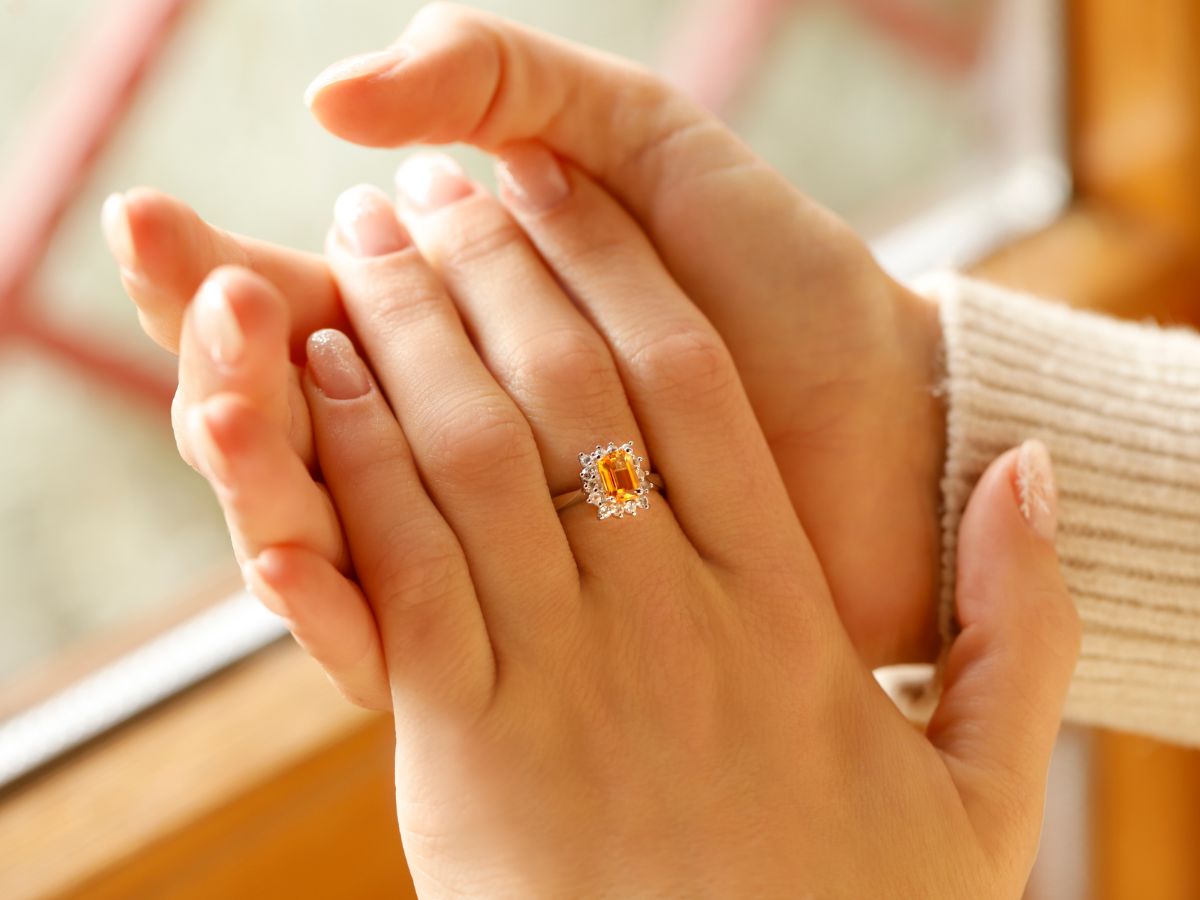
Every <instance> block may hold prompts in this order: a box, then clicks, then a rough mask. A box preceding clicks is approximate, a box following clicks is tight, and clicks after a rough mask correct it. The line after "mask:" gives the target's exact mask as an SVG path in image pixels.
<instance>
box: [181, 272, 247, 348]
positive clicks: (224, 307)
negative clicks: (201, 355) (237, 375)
mask: <svg viewBox="0 0 1200 900" xmlns="http://www.w3.org/2000/svg"><path fill="white" fill-rule="evenodd" d="M193 306H194V307H195V311H194V313H193V315H194V316H195V318H194V319H193V321H194V322H195V324H196V336H197V337H198V338H199V339H200V343H201V344H203V345H204V347H205V349H207V350H208V352H209V355H210V356H212V358H213V361H214V362H216V363H218V364H220V365H225V366H232V365H236V364H237V362H238V360H239V359H241V357H242V351H243V350H244V349H245V346H246V339H245V337H244V335H243V334H242V326H241V325H239V324H238V320H237V317H236V316H235V315H234V314H233V307H232V306H231V305H230V303H229V296H228V295H227V294H226V293H225V288H224V286H223V285H222V284H221V283H220V282H219V281H217V280H216V279H209V280H208V281H206V282H205V283H204V286H203V287H202V288H200V293H199V294H198V295H197V296H196V299H195V300H194V301H193Z"/></svg>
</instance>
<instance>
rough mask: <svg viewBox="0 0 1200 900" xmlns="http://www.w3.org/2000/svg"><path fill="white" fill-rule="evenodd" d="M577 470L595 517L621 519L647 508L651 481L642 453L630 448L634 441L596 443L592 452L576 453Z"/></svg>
mask: <svg viewBox="0 0 1200 900" xmlns="http://www.w3.org/2000/svg"><path fill="white" fill-rule="evenodd" d="M579 462H580V465H581V466H582V467H583V468H582V470H581V471H580V473H579V477H580V481H581V482H582V484H583V493H584V495H585V496H586V498H587V502H588V503H590V504H592V505H593V506H595V507H596V516H597V518H599V519H601V520H604V519H622V518H624V517H625V516H636V515H637V514H638V511H639V510H646V509H649V508H650V496H649V495H650V492H651V491H652V490H653V489H654V483H653V482H652V481H650V479H649V477H648V475H649V473H648V472H647V470H646V460H645V457H642V456H637V455H636V454H635V453H634V451H633V441H626V442H625V443H624V444H620V445H618V444H616V443H613V442H610V443H608V444H607V445H601V444H597V445H596V448H595V449H594V450H593V451H592V452H591V453H581V454H579Z"/></svg>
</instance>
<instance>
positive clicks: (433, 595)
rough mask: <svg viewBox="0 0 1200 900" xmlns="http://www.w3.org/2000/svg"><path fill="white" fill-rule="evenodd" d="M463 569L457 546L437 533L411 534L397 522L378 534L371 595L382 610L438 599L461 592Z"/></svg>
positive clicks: (420, 532)
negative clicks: (380, 534)
mask: <svg viewBox="0 0 1200 900" xmlns="http://www.w3.org/2000/svg"><path fill="white" fill-rule="evenodd" d="M463 566H464V563H463V559H462V556H461V555H460V553H459V552H458V549H457V547H456V546H455V545H454V544H453V543H452V542H451V541H449V540H446V539H444V537H443V536H442V535H441V534H438V535H436V536H433V535H430V534H429V532H428V531H427V530H426V531H419V532H418V533H416V534H414V533H413V529H412V528H411V527H410V525H409V523H407V522H406V523H398V524H397V525H396V527H395V528H394V529H392V530H391V531H390V532H385V533H384V534H383V535H382V544H381V547H380V550H379V556H378V558H377V560H376V571H375V572H374V573H373V574H374V575H375V580H376V591H373V592H372V593H374V594H375V595H376V596H378V597H379V598H380V600H381V602H382V603H383V604H385V606H384V607H383V608H385V609H404V608H410V607H414V606H419V605H421V604H423V603H426V602H429V601H436V600H440V599H442V598H444V597H449V596H452V595H453V594H455V593H456V592H457V591H459V590H461V589H462V583H463ZM364 574H365V573H364Z"/></svg>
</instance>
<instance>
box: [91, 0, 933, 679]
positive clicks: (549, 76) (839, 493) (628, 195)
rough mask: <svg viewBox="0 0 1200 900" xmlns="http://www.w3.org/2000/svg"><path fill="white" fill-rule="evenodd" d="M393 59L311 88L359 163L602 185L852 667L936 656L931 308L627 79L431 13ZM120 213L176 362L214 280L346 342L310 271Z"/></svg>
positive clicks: (153, 313) (127, 245)
mask: <svg viewBox="0 0 1200 900" xmlns="http://www.w3.org/2000/svg"><path fill="white" fill-rule="evenodd" d="M400 46H402V47H403V48H406V49H398V50H396V51H393V52H390V53H385V54H383V55H377V56H375V57H374V58H372V59H369V60H367V61H366V62H365V63H364V62H362V61H358V62H357V63H356V64H352V65H350V66H349V67H347V66H346V65H345V64H343V65H341V66H339V67H334V68H333V69H331V70H330V71H329V72H327V73H326V74H325V75H324V76H322V78H320V79H318V81H317V82H316V84H315V86H314V87H313V88H312V89H311V90H310V100H311V102H312V106H313V111H314V113H315V114H316V115H317V117H318V119H319V120H320V121H321V122H322V123H323V124H325V125H326V127H328V128H330V129H331V130H332V131H334V132H335V133H337V134H340V135H342V136H344V137H347V138H349V139H351V140H355V141H358V142H360V143H367V144H372V145H399V144H404V143H410V142H451V141H457V140H462V141H469V142H472V143H475V144H478V145H479V146H482V147H484V148H485V149H489V150H493V151H495V152H498V153H499V154H500V155H501V157H502V159H503V160H504V161H506V163H507V164H508V168H509V170H511V171H513V172H516V171H518V170H519V169H520V168H521V167H522V165H523V160H522V158H521V155H520V154H521V152H522V151H519V150H518V151H516V152H517V155H516V156H513V155H512V147H511V145H512V144H513V142H516V141H521V140H525V139H533V140H537V141H540V142H542V143H544V144H545V145H547V146H549V147H550V148H551V149H552V150H553V151H554V152H555V153H556V154H558V155H559V156H561V157H563V158H564V159H566V160H569V161H572V162H574V163H575V164H578V165H580V166H582V167H583V168H584V169H585V170H586V171H588V172H590V173H591V174H593V175H594V176H596V177H597V178H598V179H599V180H600V182H601V183H602V185H603V186H604V187H605V188H607V189H608V190H609V191H611V192H612V193H613V195H614V196H616V197H617V199H618V200H619V201H620V202H621V203H622V204H624V205H625V206H626V208H628V209H629V210H631V212H632V213H633V215H634V217H635V218H636V220H637V222H638V223H639V224H640V225H641V226H642V227H643V228H644V229H645V232H646V233H647V234H648V235H649V237H650V239H651V241H652V243H653V244H654V247H655V250H656V252H657V253H658V254H659V255H660V256H661V257H662V258H663V260H664V261H665V263H666V264H667V267H668V269H669V271H670V273H671V275H672V276H673V278H674V279H675V280H676V281H677V282H678V283H679V284H680V285H681V286H682V287H683V288H684V289H685V290H686V291H687V292H688V294H689V296H690V298H691V299H692V300H693V301H694V302H695V303H696V305H697V306H698V307H699V308H700V309H701V311H702V312H703V313H704V314H705V315H706V316H707V317H708V319H709V320H710V321H711V322H712V323H713V325H715V326H716V328H717V330H718V331H719V333H720V334H721V336H722V338H723V339H724V341H725V343H726V345H727V347H728V348H729V351H730V352H731V354H732V356H733V359H734V361H735V363H736V364H737V366H738V370H739V373H740V375H741V378H742V381H743V383H744V384H745V387H746V390H747V392H748V394H749V397H750V400H751V403H752V404H753V407H754V409H755V412H756V414H757V415H758V418H759V421H760V423H761V425H762V427H763V429H764V431H765V433H766V436H767V439H768V443H769V446H770V447H771V450H772V453H773V455H774V458H775V460H776V464H777V465H778V466H779V468H780V470H781V472H782V474H783V478H784V482H785V484H786V486H787V489H788V492H789V495H790V497H791V498H792V501H793V504H794V505H795V508H796V511H797V512H798V513H799V515H800V518H801V520H802V521H803V522H804V523H805V525H806V527H807V529H808V532H809V537H810V540H811V542H812V544H813V546H814V548H815V549H816V552H817V554H818V557H819V558H820V560H821V562H822V564H823V566H824V568H825V571H826V572H827V574H828V577H829V580H830V583H831V584H832V585H833V587H834V594H835V597H836V598H837V603H838V610H839V613H840V615H841V616H842V619H843V621H844V623H845V624H846V627H847V629H848V631H849V633H850V636H851V639H852V640H853V642H854V644H855V646H856V647H857V648H858V650H859V652H860V654H861V655H862V656H863V658H864V659H865V660H866V661H867V662H868V663H869V664H871V665H880V664H884V663H889V662H898V661H904V660H912V659H925V658H929V657H930V656H931V654H932V653H933V651H934V648H935V647H936V641H937V636H936V633H935V629H934V618H935V616H934V607H935V602H934V601H935V595H936V587H937V581H938V554H939V545H940V537H939V522H938V497H939V492H938V479H939V478H940V474H941V463H942V447H941V442H942V428H943V426H942V422H941V411H940V408H939V406H938V403H937V401H936V399H935V398H934V396H933V392H932V390H931V387H932V385H933V382H934V381H935V377H936V376H935V365H936V362H935V360H936V346H937V341H938V327H937V322H936V316H935V312H934V310H933V309H932V308H931V307H930V306H929V305H927V304H925V303H924V302H923V301H921V300H919V299H917V298H915V297H914V296H912V295H911V294H909V293H908V292H906V291H905V290H904V289H902V288H901V287H900V286H898V285H897V284H895V283H894V282H893V281H891V280H890V279H889V278H887V277H886V276H885V275H884V274H883V273H882V272H881V271H880V270H879V268H878V267H877V266H876V264H875V263H874V261H873V260H872V259H871V258H870V255H869V253H868V252H867V250H866V248H865V247H864V246H863V244H862V243H861V241H859V240H858V239H857V238H856V237H855V236H854V235H853V234H852V233H851V232H850V231H849V229H847V228H846V226H845V225H844V224H842V223H841V222H839V221H837V220H836V219H835V218H834V217H832V216H831V215H829V214H828V213H827V212H825V211H823V210H821V209H819V208H817V207H815V206H814V205H813V204H812V203H811V202H810V201H808V200H807V199H806V198H804V197H803V196H802V195H800V194H799V193H798V192H797V191H795V189H793V188H792V187H791V186H790V185H788V184H787V183H786V182H785V181H784V179H783V178H782V177H781V176H779V175H778V174H777V173H776V172H774V171H773V170H771V169H770V168H769V167H768V166H766V165H765V164H764V163H763V162H762V161H761V160H759V159H758V158H757V157H755V156H754V155H753V154H752V153H750V151H749V150H747V149H746V148H745V147H744V146H743V145H742V144H741V143H740V142H739V141H738V140H737V139H736V138H735V137H734V136H733V135H732V134H730V133H729V132H728V131H727V130H726V129H725V128H724V127H723V126H722V125H721V124H720V123H719V122H717V121H715V120H714V119H712V118H711V117H709V116H708V115H706V114H704V113H703V112H701V111H700V110H698V109H697V108H695V107H694V106H693V105H692V104H691V103H690V102H688V101H687V100H686V99H684V98H683V97H682V96H680V95H679V94H677V93H676V92H674V91H672V90H671V89H669V88H667V87H666V86H665V85H663V84H662V83H661V82H660V81H658V80H657V79H655V78H653V77H652V76H650V75H648V74H647V73H645V72H643V71H641V70H639V69H636V68H633V67H631V66H629V65H627V64H624V63H622V62H619V61H617V60H614V59H612V58H609V57H605V56H601V55H598V54H595V53H592V52H590V51H585V50H582V49H579V48H575V47H572V46H570V45H567V44H564V43H562V42H559V41H556V40H553V39H550V38H547V37H545V36H542V35H538V34H534V33H531V32H529V31H526V30H524V29H521V28H518V27H516V26H514V25H511V24H508V23H506V22H503V21H501V20H499V19H496V18H493V17H490V16H486V15H484V14H481V13H478V12H475V11H471V10H467V9H460V8H458V7H452V6H447V5H444V4H436V5H434V6H431V7H429V8H427V9H426V10H425V11H423V12H422V13H421V14H420V15H418V17H417V18H416V20H415V21H414V22H413V24H412V26H411V27H410V28H409V29H408V31H407V32H406V33H405V35H404V36H403V37H402V39H401V45H400ZM434 86H436V90H434ZM614 112H618V113H619V115H617V114H614ZM121 206H122V209H121V210H120V211H119V212H114V215H112V216H110V222H111V223H115V224H110V229H109V230H110V233H111V234H112V235H113V237H112V238H110V239H111V240H112V243H113V244H114V247H115V248H116V250H117V253H118V256H119V258H122V257H123V259H124V262H123V265H124V267H125V270H126V285H127V287H128V288H129V290H130V293H131V294H132V295H133V296H134V298H135V299H136V300H137V301H138V304H139V307H140V309H141V312H142V316H143V321H144V323H145V325H146V327H147V330H148V331H149V332H150V333H151V334H152V335H154V336H156V337H157V338H158V339H159V340H160V341H161V342H163V343H164V344H165V345H167V346H169V347H172V348H174V347H175V346H176V344H177V341H178V329H179V322H180V319H181V317H182V314H183V310H184V309H185V307H186V303H187V300H188V299H189V298H190V296H191V294H192V292H193V291H194V290H195V288H196V287H197V285H198V284H199V282H200V280H201V279H202V278H203V277H204V276H205V275H206V274H207V273H208V271H210V270H211V269H212V268H213V267H215V266H217V265H220V264H223V263H235V264H247V265H250V266H252V267H253V268H254V269H255V270H256V271H258V272H260V273H261V274H263V275H265V276H266V277H267V278H268V279H270V280H271V281H272V282H274V283H275V284H276V285H277V286H279V287H280V288H281V290H282V291H283V294H284V296H285V297H287V298H288V301H289V304H290V305H291V307H292V309H293V313H294V321H293V346H298V345H299V344H300V343H301V342H302V341H303V338H304V336H306V335H307V334H308V333H309V332H310V331H311V330H312V329H313V328H315V327H319V326H321V325H329V324H338V319H337V309H338V302H337V295H336V291H335V289H334V287H333V285H332V282H331V280H330V278H329V273H328V270H327V269H326V267H325V265H324V263H323V262H322V261H321V260H320V259H319V258H318V257H313V256H309V255H303V254H297V253H295V252H293V251H287V250H284V249H282V248H277V247H272V246H270V245H266V244H262V243H260V242H254V241H249V240H247V239H244V238H239V237H236V236H232V235H228V234H225V233H223V232H220V231H218V230H216V229H213V228H211V227H209V226H207V225H205V224H204V223H203V222H201V221H200V220H199V218H198V217H196V216H195V214H194V213H192V212H191V211H190V210H188V209H187V208H186V207H183V206H182V205H180V204H178V203H177V202H176V201H172V200H170V199H169V198H165V197H162V196H161V195H156V194H152V193H149V192H145V191H140V192H135V193H133V194H131V195H129V196H127V198H126V199H125V202H124V203H123V204H121ZM514 212H517V214H518V218H519V219H520V221H521V223H522V225H523V226H524V227H526V228H528V229H529V230H530V234H531V236H532V237H533V239H534V241H535V242H536V243H537V244H538V245H539V246H542V245H543V244H546V243H550V242H553V241H554V240H555V239H556V237H555V234H554V228H553V225H552V224H550V223H551V221H552V220H551V219H549V218H542V219H539V218H537V217H534V216H529V215H523V214H521V213H520V212H519V211H518V210H515V209H514ZM634 287H636V286H634ZM297 430H298V431H299V432H301V433H302V432H303V428H302V427H300V426H297ZM864 560H868V561H869V564H864Z"/></svg>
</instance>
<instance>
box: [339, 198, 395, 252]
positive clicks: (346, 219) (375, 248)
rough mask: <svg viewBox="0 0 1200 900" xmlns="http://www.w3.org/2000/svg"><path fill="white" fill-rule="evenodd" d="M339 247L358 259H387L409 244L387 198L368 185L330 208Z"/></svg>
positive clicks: (340, 199)
mask: <svg viewBox="0 0 1200 900" xmlns="http://www.w3.org/2000/svg"><path fill="white" fill-rule="evenodd" d="M333 221H334V223H335V224H336V225H337V229H338V234H339V235H340V236H341V238H342V244H343V245H344V246H345V247H346V249H347V250H349V251H350V252H351V253H353V254H354V255H355V256H359V257H372V256H386V255H387V254H389V253H395V252H396V251H398V250H403V249H404V248H405V247H407V246H409V245H410V244H411V243H412V240H411V238H409V236H408V232H407V231H405V230H404V226H403V225H401V224H400V220H399V219H397V218H396V210H395V209H394V208H393V207H392V201H391V200H389V199H388V196H387V194H385V193H384V192H383V191H381V190H379V188H376V187H372V186H371V185H369V184H360V185H359V186H358V187H352V188H350V190H348V191H345V192H344V193H343V194H342V195H341V196H340V197H338V199H337V203H335V204H334V207H333Z"/></svg>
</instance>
